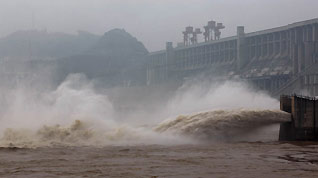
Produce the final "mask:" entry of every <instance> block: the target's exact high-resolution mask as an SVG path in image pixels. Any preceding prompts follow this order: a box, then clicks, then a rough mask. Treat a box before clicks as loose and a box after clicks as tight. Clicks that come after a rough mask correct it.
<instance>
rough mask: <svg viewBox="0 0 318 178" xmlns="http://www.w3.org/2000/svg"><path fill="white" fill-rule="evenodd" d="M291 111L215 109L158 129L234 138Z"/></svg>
mask: <svg viewBox="0 0 318 178" xmlns="http://www.w3.org/2000/svg"><path fill="white" fill-rule="evenodd" d="M290 118H291V116H290V114H289V113H286V112H283V111H279V110H242V109H239V110H216V111H210V112H202V113H197V114H192V115H188V116H183V115H181V116H179V117H177V118H176V119H173V120H168V121H165V122H163V123H161V124H160V125H159V126H157V127H156V128H155V130H156V131H157V132H160V133H162V132H172V133H174V134H180V135H184V136H189V137H192V138H199V139H202V140H214V141H216V140H218V141H233V140H240V137H242V136H243V135H244V136H245V137H246V136H247V135H248V134H250V133H251V134H253V132H254V131H256V130H258V129H260V128H262V127H265V126H268V125H272V124H277V123H281V122H286V121H290Z"/></svg>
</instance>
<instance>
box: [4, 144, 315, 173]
mask: <svg viewBox="0 0 318 178" xmlns="http://www.w3.org/2000/svg"><path fill="white" fill-rule="evenodd" d="M0 158H1V159H0V177H127V178H128V177H129V178H131V177H148V178H155V177H156V178H160V177H174V178H175V177H180V178H184V177H191V178H192V177H193V178H195V177H196V178H199V177H251V178H252V177H253V178H255V177H308V178H309V177H310V178H312V177H317V176H318V144H313V143H301V142H295V143H280V142H239V143H214V144H199V145H198V144H196V145H178V146H161V145H148V146H146V145H140V146H105V147H42V148H35V149H18V148H2V149H0Z"/></svg>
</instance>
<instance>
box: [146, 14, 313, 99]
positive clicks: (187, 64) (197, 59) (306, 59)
mask: <svg viewBox="0 0 318 178" xmlns="http://www.w3.org/2000/svg"><path fill="white" fill-rule="evenodd" d="M223 28H225V27H224V25H223V24H222V23H216V22H215V21H210V22H208V25H207V26H204V29H205V32H204V33H203V35H204V39H205V42H201V43H198V41H197V35H200V34H202V32H201V30H200V29H198V28H196V29H194V28H193V27H187V28H186V31H184V32H183V35H184V42H183V43H180V44H178V46H177V47H174V46H173V43H172V42H167V43H166V49H164V50H161V51H156V52H152V53H149V55H148V56H147V85H149V86H151V85H160V84H164V83H169V82H181V83H182V82H184V81H185V80H187V79H189V78H192V77H195V76H197V75H203V76H205V77H207V78H211V79H212V78H213V79H212V80H219V81H220V80H221V81H224V80H243V81H247V82H248V83H250V84H252V85H253V86H255V87H256V88H258V89H260V90H264V91H267V92H268V93H270V94H271V95H272V96H274V97H277V98H278V97H279V96H280V95H281V94H293V93H297V94H306V95H310V96H317V95H318V18H316V19H312V20H307V21H302V22H296V23H292V24H289V25H286V26H282V27H277V28H272V29H267V30H262V31H256V32H252V33H245V31H244V26H239V27H237V34H236V36H232V37H227V38H220V35H221V31H220V30H221V29H223ZM213 32H214V33H213ZM191 35H192V37H191Z"/></svg>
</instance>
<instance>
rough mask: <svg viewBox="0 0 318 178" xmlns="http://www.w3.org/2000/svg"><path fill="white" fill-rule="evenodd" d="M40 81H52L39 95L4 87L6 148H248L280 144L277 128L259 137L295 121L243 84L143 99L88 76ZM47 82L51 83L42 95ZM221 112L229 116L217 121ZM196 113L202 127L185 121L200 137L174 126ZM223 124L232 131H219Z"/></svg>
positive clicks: (0, 130)
mask: <svg viewBox="0 0 318 178" xmlns="http://www.w3.org/2000/svg"><path fill="white" fill-rule="evenodd" d="M42 77H43V78H46V79H47V80H44V79H43V80H38V83H37V85H34V87H35V88H33V87H32V86H30V85H26V83H28V82H26V81H24V82H23V83H20V84H19V85H15V86H10V87H9V86H7V87H5V86H3V87H2V91H1V97H0V103H1V108H2V110H1V115H0V122H1V127H0V138H1V139H0V145H1V146H4V147H7V146H10V147H12V146H15V147H28V148H33V147H35V148H36V147H43V146H107V145H138V144H146V145H152V144H163V145H176V144H177V145H178V144H190V143H191V144H197V143H209V142H215V141H216V140H217V141H220V140H221V141H229V140H227V139H226V138H225V137H224V135H227V136H229V135H236V138H237V137H239V136H241V138H240V140H245V141H246V140H250V135H254V137H253V140H254V141H255V140H260V139H264V133H270V136H269V138H268V137H267V139H269V140H275V139H277V134H278V130H277V127H275V128H276V129H274V130H273V128H272V127H271V129H265V130H263V132H260V134H259V136H257V137H255V133H257V132H259V131H260V130H261V129H262V128H263V127H264V126H270V125H272V124H277V123H280V122H284V121H288V120H289V114H286V113H283V112H280V111H278V110H277V108H278V106H279V103H278V101H277V100H276V99H273V98H271V97H270V96H268V95H267V94H266V93H260V92H256V91H255V90H254V89H253V88H251V87H249V86H248V85H247V84H244V83H241V82H233V81H226V82H221V83H209V82H199V83H198V82H195V83H193V82H186V83H185V84H184V85H182V86H181V87H179V88H178V89H177V90H176V91H175V92H171V93H167V92H165V91H164V90H162V89H159V88H158V89H157V91H156V90H153V91H152V92H151V93H152V94H150V95H144V96H143V97H142V98H138V93H136V91H133V90H120V89H118V88H117V89H116V88H113V89H107V88H104V89H103V88H100V87H98V85H97V84H98V82H97V81H96V80H90V79H88V78H87V77H86V76H85V75H83V74H71V75H69V76H68V77H67V78H66V79H65V81H63V82H62V83H61V84H60V85H59V86H57V87H56V88H46V87H45V86H46V84H47V83H48V82H49V81H48V80H49V77H48V76H42ZM25 80H26V79H25ZM41 81H46V82H45V83H42V84H44V85H43V88H42V89H41V87H40V86H41V85H40V83H41ZM139 90H140V89H139ZM144 91H146V90H144ZM115 94H116V95H120V96H122V97H121V98H116V97H115V96H114V95H115ZM136 94H137V95H136ZM123 96H124V97H123ZM125 96H130V97H125ZM132 96H134V97H132ZM123 103H124V104H125V105H126V106H125V109H123V108H122V104H123ZM136 105H137V107H136ZM129 108H131V109H129ZM220 112H221V113H224V114H221V115H215V113H220ZM209 113H210V114H209ZM211 113H212V114H211ZM197 114H199V116H200V117H202V118H201V120H202V121H201V122H200V124H199V125H198V124H196V123H194V124H193V125H191V126H190V127H189V123H191V122H192V121H191V122H186V120H187V119H184V121H185V123H186V124H182V125H183V126H182V128H188V127H189V128H192V129H194V130H195V132H192V131H191V132H184V130H183V129H181V130H180V129H179V128H178V127H179V126H178V127H172V126H171V124H169V122H173V123H174V122H176V121H178V120H180V117H181V118H182V117H189V118H190V119H191V118H192V116H193V115H197ZM196 117H197V116H196ZM229 118H231V119H229ZM237 119H239V120H237ZM204 120H206V121H207V122H206V124H205V123H204ZM219 121H221V123H227V124H225V125H224V124H222V126H220V125H219V123H218V122H219ZM237 121H239V122H238V123H237ZM167 123H168V125H167ZM213 123H214V124H213ZM211 124H212V125H213V126H212V125H211ZM203 128H204V129H205V131H202V132H200V130H202V129H203ZM248 128H250V129H251V128H253V129H251V130H249V129H248ZM256 128H259V129H256ZM206 129H207V130H206ZM255 129H256V130H255ZM186 130H188V129H186ZM229 130H231V134H230V133H229ZM202 133H205V134H202ZM198 138H199V139H198Z"/></svg>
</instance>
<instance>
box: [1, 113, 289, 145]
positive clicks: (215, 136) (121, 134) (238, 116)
mask: <svg viewBox="0 0 318 178" xmlns="http://www.w3.org/2000/svg"><path fill="white" fill-rule="evenodd" d="M289 120H290V115H289V114H288V113H285V112H282V111H276V110H217V111H210V112H202V113H197V114H192V115H188V116H179V117H177V118H176V119H173V120H168V121H164V122H163V123H161V124H159V125H157V126H155V127H154V128H151V127H148V128H131V127H128V126H121V127H114V128H111V129H109V128H108V129H106V128H107V127H99V128H96V127H95V126H94V125H93V124H90V123H89V122H88V121H85V122H83V121H80V120H75V121H74V122H73V123H72V124H71V125H69V126H61V125H53V126H46V125H44V126H43V127H41V128H39V129H37V130H28V129H17V128H16V129H12V128H9V129H6V130H5V131H4V133H3V136H2V138H1V139H0V147H18V148H37V147H54V146H107V145H116V144H121V145H122V144H125V145H127V144H167V138H169V139H170V143H175V144H178V143H179V144H184V143H189V142H192V143H194V142H195V141H194V140H197V139H199V140H210V141H220V140H221V141H232V140H235V139H237V138H238V137H239V136H240V137H242V135H244V134H246V133H253V132H254V131H255V130H256V129H258V128H261V127H264V126H266V125H270V124H274V123H280V122H286V121H289ZM190 140H191V141H190Z"/></svg>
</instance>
